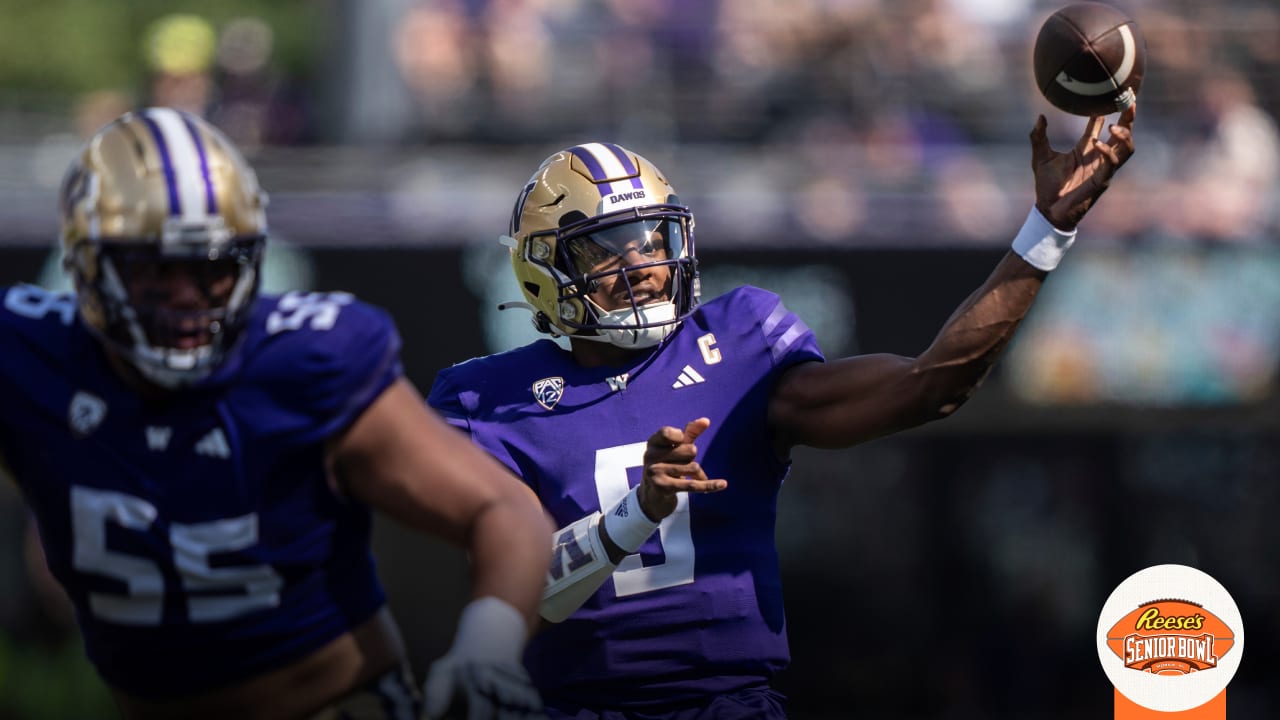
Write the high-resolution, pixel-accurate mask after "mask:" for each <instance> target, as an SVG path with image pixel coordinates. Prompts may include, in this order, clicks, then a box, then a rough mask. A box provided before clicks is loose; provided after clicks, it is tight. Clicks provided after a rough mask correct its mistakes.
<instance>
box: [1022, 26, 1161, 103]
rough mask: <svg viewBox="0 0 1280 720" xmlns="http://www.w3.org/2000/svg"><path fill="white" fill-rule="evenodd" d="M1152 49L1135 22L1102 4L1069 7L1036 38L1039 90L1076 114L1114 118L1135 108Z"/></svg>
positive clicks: (1043, 27)
mask: <svg viewBox="0 0 1280 720" xmlns="http://www.w3.org/2000/svg"><path fill="white" fill-rule="evenodd" d="M1146 64H1147V46H1146V43H1145V42H1144V41H1143V39H1142V32H1141V31H1140V30H1139V29H1138V24H1137V23H1136V22H1134V21H1133V19H1132V18H1130V17H1128V16H1127V15H1125V14H1124V13H1123V12H1121V11H1120V10H1117V9H1116V8H1114V7H1112V6H1110V5H1105V4H1103V3H1097V2H1081V3H1074V4H1072V5H1068V6H1066V7H1064V8H1062V9H1061V10H1058V11H1057V12H1055V13H1054V14H1052V15H1050V16H1049V19H1048V20H1045V22H1044V25H1042V26H1041V27H1040V34H1039V35H1038V36H1037V37H1036V44H1035V52H1034V58H1033V65H1034V67H1035V76H1036V87H1038V88H1040V92H1041V93H1043V94H1044V96H1045V99H1047V100H1048V101H1049V102H1050V103H1052V104H1053V105H1054V107H1056V108H1058V109H1059V110H1063V111H1065V112H1068V113H1071V114H1072V115H1085V116H1090V115H1109V114H1111V113H1114V112H1120V111H1122V110H1124V109H1125V108H1127V107H1129V106H1130V105H1132V104H1133V102H1134V100H1135V99H1136V98H1137V95H1138V87H1139V86H1140V85H1141V84H1142V73H1143V70H1144V69H1145V68H1146Z"/></svg>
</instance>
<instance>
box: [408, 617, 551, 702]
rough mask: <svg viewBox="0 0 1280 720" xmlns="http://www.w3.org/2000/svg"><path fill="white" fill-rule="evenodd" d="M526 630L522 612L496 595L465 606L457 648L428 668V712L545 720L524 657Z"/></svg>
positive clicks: (424, 691)
mask: <svg viewBox="0 0 1280 720" xmlns="http://www.w3.org/2000/svg"><path fill="white" fill-rule="evenodd" d="M526 633H527V628H526V626H525V622H524V618H523V617H521V615H520V612H519V611H518V610H516V609H515V608H513V607H512V606H511V605H510V604H508V603H506V602H504V601H502V600H499V599H498V598H496V597H483V598H480V599H478V600H473V601H472V602H471V603H470V604H468V605H467V606H466V607H465V608H463V610H462V616H461V617H460V618H459V619H458V631H457V634H455V635H454V638H453V647H451V648H450V649H449V652H447V653H445V655H444V656H443V657H441V658H440V659H439V660H436V661H435V662H434V663H432V664H431V667H430V668H429V669H428V670H427V681H426V683H425V684H424V687H423V705H424V707H425V709H426V713H427V717H428V718H430V719H431V720H446V719H447V720H543V719H544V718H545V717H546V716H545V715H543V712H542V698H541V697H540V696H539V695H538V691H537V689H536V688H534V687H533V683H532V682H531V681H530V680H529V674H528V673H527V672H525V669H524V665H522V664H521V662H520V655H521V651H522V650H523V649H524V641H525V635H526Z"/></svg>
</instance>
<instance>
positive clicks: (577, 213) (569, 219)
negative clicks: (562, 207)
mask: <svg viewBox="0 0 1280 720" xmlns="http://www.w3.org/2000/svg"><path fill="white" fill-rule="evenodd" d="M586 219H587V214H586V213H584V212H582V211H581V210H570V211H569V212H567V213H565V214H563V215H561V216H560V227H565V226H567V225H572V224H574V223H576V222H582V221H583V220H586Z"/></svg>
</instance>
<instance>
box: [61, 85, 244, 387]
mask: <svg viewBox="0 0 1280 720" xmlns="http://www.w3.org/2000/svg"><path fill="white" fill-rule="evenodd" d="M265 205H266V196H265V194H264V193H263V192H262V190H261V189H260V188H259V187H258V180H257V177H256V176H255V175H254V172H253V170H252V169H251V168H250V167H249V165H248V164H247V163H246V162H245V160H244V158H243V157H241V155H240V153H239V151H237V150H236V148H235V147H234V146H233V145H232V144H231V141H229V140H228V139H227V138H226V137H225V136H224V135H223V134H222V133H221V132H219V131H218V130H217V129H215V128H214V127H213V126H212V125H210V124H209V123H207V122H205V121H204V120H202V119H201V118H199V117H196V116H195V115H191V114H188V113H184V112H180V111H177V110H171V109H168V108H148V109H146V110H140V111H138V112H132V113H128V114H126V115H124V116H122V117H120V118H118V119H116V120H115V121H113V122H111V123H110V124H108V125H107V126H106V127H104V128H102V129H101V130H99V131H98V133H97V134H95V135H94V136H93V137H92V138H91V139H90V140H89V142H88V143H87V144H86V145H85V147H84V149H83V150H82V151H81V152H80V155H79V156H78V157H77V158H76V159H75V161H74V162H72V163H71V167H70V168H69V169H68V170H67V174H66V176H65V178H64V179H63V183H62V192H61V216H62V232H61V235H62V249H63V262H64V266H65V268H66V270H67V272H69V273H70V274H71V276H72V278H73V280H74V283H75V288H76V295H77V305H78V308H79V313H80V317H81V318H82V320H83V322H84V324H85V326H86V327H87V328H88V329H89V330H90V331H91V332H93V333H94V334H95V335H96V336H97V337H98V338H99V339H100V340H101V341H102V342H103V343H104V344H105V345H106V346H107V347H108V349H110V350H113V351H115V352H117V353H118V354H119V355H120V356H122V357H123V358H125V359H126V360H127V361H128V362H130V363H131V364H132V365H133V366H134V367H136V368H137V369H138V371H139V372H140V373H141V374H142V375H143V377H145V378H146V379H147V380H149V381H151V382H152V383H154V384H156V385H159V386H162V387H167V388H173V387H179V386H183V385H189V384H192V383H194V382H198V381H199V380H201V379H203V378H205V377H207V376H208V375H209V374H210V373H211V372H212V371H213V370H214V369H215V368H216V367H217V366H218V365H219V364H220V363H221V362H222V361H223V359H224V358H225V356H226V354H227V353H228V351H229V350H230V349H231V348H232V346H233V345H234V343H235V341H236V339H237V337H238V336H239V334H240V331H241V329H242V328H243V326H244V323H245V320H246V319H247V315H248V313H249V311H250V308H251V306H252V305H253V301H254V299H255V297H256V296H257V292H258V275H259V272H258V270H259V264H260V262H261V258H262V250H263V245H264V242H265V238H266V232H267V224H266V218H265V215H264V213H263V209H264V207H265ZM174 264H179V265H183V266H184V267H185V268H186V270H187V271H188V272H191V273H193V275H194V277H196V278H197V279H198V282H200V283H209V284H211V283H213V282H215V279H220V280H219V282H221V283H222V284H223V285H225V286H227V287H230V292H229V293H224V294H225V296H226V297H225V299H220V300H219V301H218V303H216V304H215V305H212V306H210V307H207V308H205V307H201V308H199V309H195V310H192V309H173V308H170V307H164V306H162V305H153V304H148V303H147V302H145V301H140V300H139V299H138V298H137V297H133V295H136V293H131V292H130V287H131V285H132V284H134V283H138V282H140V281H141V278H143V277H144V276H145V275H147V274H154V273H156V272H157V271H158V269H159V268H164V267H167V266H170V265H174ZM203 292H205V293H206V294H208V293H209V290H207V289H206V290H203ZM193 334H195V335H196V336H198V338H199V340H195V341H193V340H191V336H192V335H193ZM184 336H185V339H183V337H184ZM193 343H198V344H194V345H193Z"/></svg>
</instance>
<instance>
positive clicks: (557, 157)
mask: <svg viewBox="0 0 1280 720" xmlns="http://www.w3.org/2000/svg"><path fill="white" fill-rule="evenodd" d="M501 241H502V243H503V244H504V245H507V246H508V247H509V248H511V266H512V268H513V269H514V271H515V275H516V280H517V281H518V282H519V283H520V287H521V289H522V290H523V292H524V297H525V299H526V300H527V301H528V302H527V303H504V304H503V305H501V306H499V307H501V308H507V307H524V308H526V309H528V310H530V311H532V312H533V324H534V326H535V327H536V328H538V330H539V331H540V332H544V333H550V334H551V335H567V336H569V337H571V338H577V339H582V340H592V341H598V342H607V343H611V344H613V345H616V346H618V347H622V348H637V349H638V348H646V347H652V346H653V345H656V344H658V343H659V342H661V341H662V340H663V339H665V338H666V337H667V336H668V335H670V334H671V332H672V331H674V330H675V329H676V327H678V326H679V324H680V323H681V322H682V321H683V320H684V318H686V317H687V316H688V315H689V313H691V312H693V310H694V308H696V307H697V305H698V293H699V288H698V270H697V260H696V258H695V256H694V251H693V215H692V214H691V213H690V212H689V208H687V207H685V206H683V205H681V204H680V200H679V198H678V197H677V196H676V194H675V190H674V189H673V188H672V187H671V183H669V182H667V178H666V177H665V176H663V174H662V172H661V171H660V170H658V168H657V167H655V166H654V165H653V164H652V163H650V162H649V161H648V160H645V159H644V158H643V157H640V156H639V155H637V154H635V153H633V152H631V151H629V150H626V149H624V148H622V147H619V146H618V145H614V144H612V143H587V144H585V145H577V146H574V147H571V148H568V149H566V150H561V151H560V152H558V153H556V154H554V155H552V156H551V157H549V158H547V159H546V160H544V161H543V162H542V165H541V166H540V167H539V168H538V170H537V172H535V173H534V174H533V177H532V178H530V179H529V182H528V184H526V185H525V187H524V189H523V190H522V191H521V192H520V196H519V197H518V198H517V199H516V205H515V209H514V210H513V212H512V214H511V227H510V231H509V234H508V235H505V236H503V237H502V238H501ZM633 253H636V254H637V258H636V259H638V260H639V262H633V263H631V264H628V263H627V259H628V258H630V256H631V255H632V254H633ZM647 268H660V269H669V271H670V272H669V279H668V281H667V283H666V287H665V288H663V289H661V290H660V291H658V292H653V291H641V292H639V293H637V292H636V291H635V286H634V285H633V277H635V276H636V275H637V273H639V272H641V271H644V270H645V269H647ZM606 279H610V280H614V281H615V282H613V283H612V284H611V287H615V288H621V289H620V290H618V291H617V292H618V294H619V296H620V298H621V302H620V304H621V307H620V308H617V309H612V310H606V309H604V308H603V307H601V305H600V304H599V303H598V302H597V301H596V300H595V299H593V298H592V297H591V296H592V293H594V292H596V291H597V289H599V288H600V287H601V285H602V281H605V280H606Z"/></svg>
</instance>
